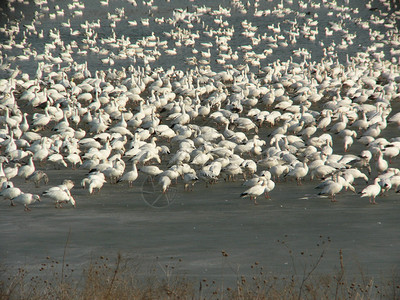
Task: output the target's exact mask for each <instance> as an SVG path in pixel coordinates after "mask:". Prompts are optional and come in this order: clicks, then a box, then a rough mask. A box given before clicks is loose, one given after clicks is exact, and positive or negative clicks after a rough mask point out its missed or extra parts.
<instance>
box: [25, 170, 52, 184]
mask: <svg viewBox="0 0 400 300" xmlns="http://www.w3.org/2000/svg"><path fill="white" fill-rule="evenodd" d="M26 180H31V181H33V183H34V184H35V186H36V187H39V185H40V183H41V182H42V181H43V182H44V183H45V184H47V183H48V182H49V177H48V175H47V174H46V173H45V172H43V171H42V170H36V171H35V172H33V173H32V174H31V175H30V176H28V178H26Z"/></svg>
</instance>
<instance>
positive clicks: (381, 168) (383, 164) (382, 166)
mask: <svg viewBox="0 0 400 300" xmlns="http://www.w3.org/2000/svg"><path fill="white" fill-rule="evenodd" d="M375 166H376V170H377V171H378V173H379V174H381V173H383V172H385V171H386V170H387V168H388V167H389V164H388V162H387V161H386V160H385V159H384V158H383V153H382V151H381V150H378V158H377V160H376V163H375Z"/></svg>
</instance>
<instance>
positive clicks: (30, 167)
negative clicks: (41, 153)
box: [17, 156, 35, 180]
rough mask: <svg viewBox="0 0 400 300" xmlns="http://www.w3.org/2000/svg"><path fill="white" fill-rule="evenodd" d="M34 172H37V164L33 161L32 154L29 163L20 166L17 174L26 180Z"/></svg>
mask: <svg viewBox="0 0 400 300" xmlns="http://www.w3.org/2000/svg"><path fill="white" fill-rule="evenodd" d="M33 172H35V165H34V163H33V158H32V156H30V157H29V162H28V164H27V165H24V166H21V167H20V168H19V170H18V174H17V176H19V177H22V178H24V179H25V180H26V179H27V178H28V177H29V176H30V175H32V174H33Z"/></svg>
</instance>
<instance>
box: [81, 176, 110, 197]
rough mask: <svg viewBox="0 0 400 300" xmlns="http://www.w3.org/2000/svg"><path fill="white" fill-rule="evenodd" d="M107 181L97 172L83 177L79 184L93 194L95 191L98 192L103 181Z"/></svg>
mask: <svg viewBox="0 0 400 300" xmlns="http://www.w3.org/2000/svg"><path fill="white" fill-rule="evenodd" d="M106 182H107V181H106V180H105V179H104V177H102V176H99V174H96V175H93V174H92V175H90V176H89V177H87V178H84V179H83V180H82V181H81V185H82V187H83V188H87V189H88V191H89V194H91V195H92V194H93V193H94V192H95V191H97V192H99V191H100V190H101V188H102V187H103V185H104V183H106Z"/></svg>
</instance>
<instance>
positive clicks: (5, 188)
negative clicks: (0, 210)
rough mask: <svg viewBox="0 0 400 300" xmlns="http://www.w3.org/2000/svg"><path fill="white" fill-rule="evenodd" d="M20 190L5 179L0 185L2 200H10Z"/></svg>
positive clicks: (18, 193) (19, 192) (17, 194)
mask: <svg viewBox="0 0 400 300" xmlns="http://www.w3.org/2000/svg"><path fill="white" fill-rule="evenodd" d="M21 193H22V192H21V190H20V189H19V188H17V187H15V186H14V183H13V182H11V181H5V182H3V184H2V185H1V192H0V195H1V196H3V197H4V200H11V201H12V199H14V198H15V197H17V196H19V195H20V194H21Z"/></svg>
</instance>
